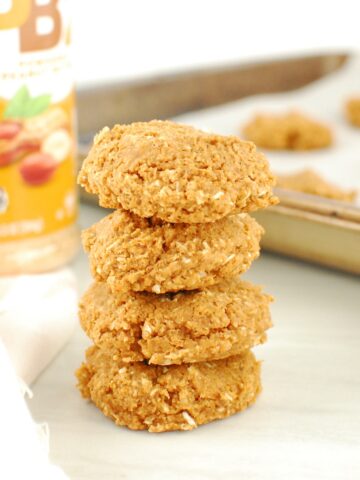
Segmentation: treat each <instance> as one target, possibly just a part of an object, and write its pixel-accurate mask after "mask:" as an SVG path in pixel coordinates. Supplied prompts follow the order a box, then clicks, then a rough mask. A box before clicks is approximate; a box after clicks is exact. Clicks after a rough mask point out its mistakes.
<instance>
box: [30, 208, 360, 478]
mask: <svg viewBox="0 0 360 480" xmlns="http://www.w3.org/2000/svg"><path fill="white" fill-rule="evenodd" d="M103 215H104V213H103V212H101V211H100V210H99V209H96V208H92V207H82V226H85V225H90V224H92V223H94V222H95V221H96V220H97V219H98V218H100V217H102V216H103ZM74 269H75V271H76V273H77V276H78V278H79V285H80V290H81V291H83V289H84V288H85V287H86V286H87V285H88V283H89V282H90V277H89V273H88V267H87V260H86V258H85V256H84V255H83V254H81V255H79V257H78V259H77V260H76V262H75V264H74ZM246 278H248V279H250V280H251V281H253V282H255V283H259V284H262V285H264V286H265V288H266V290H267V291H268V292H269V293H271V294H273V295H274V296H275V297H276V302H275V303H274V304H273V308H272V314H273V321H274V324H275V327H274V328H273V329H272V330H271V331H270V334H269V341H268V343H267V344H266V345H264V346H261V347H259V348H257V349H256V351H257V356H258V357H259V358H261V359H263V360H264V363H263V393H262V394H261V396H260V398H259V400H258V402H257V403H256V404H255V405H254V406H253V407H252V408H250V409H248V410H247V411H245V412H243V413H241V414H238V415H235V416H233V417H230V418H228V419H226V420H222V421H218V422H214V423H211V424H209V425H205V426H202V427H200V428H198V429H197V430H194V431H192V432H181V433H178V432H174V433H163V434H149V433H147V432H133V431H130V430H127V429H126V428H119V427H116V426H115V425H114V424H113V423H112V422H111V421H110V420H108V419H107V418H105V417H104V416H103V415H102V413H101V412H100V411H98V410H97V409H96V408H95V407H94V406H93V405H91V404H90V403H87V402H85V401H84V400H83V399H81V397H80V395H79V393H78V391H77V390H76V388H75V378H74V374H73V372H74V370H75V369H76V368H77V367H78V366H79V364H80V363H81V360H82V358H83V353H84V350H85V348H86V346H87V345H88V344H89V341H88V340H87V339H86V337H85V335H84V334H83V333H82V332H81V331H80V328H78V329H77V331H76V332H75V334H74V336H73V338H72V340H71V341H70V343H69V344H68V345H67V346H66V347H65V348H64V350H63V351H62V352H61V353H60V354H59V355H58V357H57V358H56V359H55V361H54V362H53V363H52V364H51V365H50V366H49V367H48V368H47V370H46V371H45V372H44V373H43V374H42V375H41V376H40V377H39V378H38V380H37V381H36V382H35V384H34V385H33V392H34V398H33V399H32V400H31V401H30V408H31V411H32V413H33V416H34V417H35V419H36V420H37V421H47V422H48V424H49V427H50V455H51V458H52V460H53V461H54V462H55V463H57V464H58V465H60V466H61V467H62V468H63V469H64V471H65V472H66V473H67V474H68V475H69V476H70V478H71V479H72V480H80V479H84V480H85V479H86V480H92V479H94V480H95V479H96V480H100V479H101V480H110V479H111V480H114V479H131V480H132V479H145V478H146V479H147V480H151V479H159V480H163V479H164V480H173V479H183V478H186V479H189V480H205V479H220V478H223V479H226V480H229V479H246V480H253V479H254V480H255V479H256V480H258V479H266V480H267V479H276V480H282V479H284V480H289V479H291V480H294V479H295V480H296V479H301V480H304V479H306V480H307V479H314V480H322V479H324V480H331V479H339V480H347V479H351V480H355V479H357V478H360V282H359V279H358V278H355V277H351V276H349V275H345V274H341V273H339V272H334V271H329V270H325V269H321V268H318V267H315V266H310V265H306V264H303V263H299V262H296V261H293V260H289V259H284V258H280V257H276V256H272V255H268V254H263V255H262V257H261V258H260V259H259V260H257V261H256V262H255V263H254V265H253V266H252V268H251V270H250V272H249V273H248V274H247V275H246Z"/></svg>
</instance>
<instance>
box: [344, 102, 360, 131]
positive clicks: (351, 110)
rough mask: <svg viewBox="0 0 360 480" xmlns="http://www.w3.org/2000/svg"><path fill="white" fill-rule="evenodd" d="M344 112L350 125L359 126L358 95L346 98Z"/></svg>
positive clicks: (359, 105) (359, 104)
mask: <svg viewBox="0 0 360 480" xmlns="http://www.w3.org/2000/svg"><path fill="white" fill-rule="evenodd" d="M345 114H346V118H347V119H348V121H349V122H350V123H351V124H352V125H354V126H355V127H360V97H359V98H351V99H350V100H348V102H347V103H346V105H345Z"/></svg>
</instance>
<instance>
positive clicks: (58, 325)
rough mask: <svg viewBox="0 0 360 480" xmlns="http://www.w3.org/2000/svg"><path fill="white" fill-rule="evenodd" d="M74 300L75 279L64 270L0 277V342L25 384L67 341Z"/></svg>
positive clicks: (72, 322)
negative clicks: (0, 341)
mask: <svg viewBox="0 0 360 480" xmlns="http://www.w3.org/2000/svg"><path fill="white" fill-rule="evenodd" d="M77 298H78V295H77V289H76V278H75V276H74V274H73V272H72V271H71V270H70V269H68V268H63V269H61V270H58V271H56V272H51V273H44V274H40V275H19V276H11V277H0V339H1V340H2V342H3V344H4V346H5V347H6V349H7V352H8V355H9V357H10V359H11V362H12V364H13V367H14V369H15V371H16V373H17V375H18V377H20V378H21V379H22V380H23V381H24V382H25V383H27V384H30V383H31V382H32V381H33V380H34V379H35V378H36V377H37V375H39V373H40V372H41V371H42V370H43V369H44V368H45V367H46V366H47V365H48V364H49V363H50V362H51V360H52V359H53V358H54V356H55V355H56V354H57V353H58V352H59V350H60V349H61V348H63V346H64V345H65V344H66V342H67V341H68V340H69V338H70V337H71V335H72V333H73V331H74V328H75V326H76V318H77ZM0 367H1V365H0ZM2 385H5V384H4V383H2Z"/></svg>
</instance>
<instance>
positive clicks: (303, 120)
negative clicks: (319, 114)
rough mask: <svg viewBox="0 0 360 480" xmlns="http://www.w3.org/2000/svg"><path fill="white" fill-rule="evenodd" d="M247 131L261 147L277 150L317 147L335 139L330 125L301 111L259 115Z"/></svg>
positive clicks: (326, 145) (247, 134)
mask: <svg viewBox="0 0 360 480" xmlns="http://www.w3.org/2000/svg"><path fill="white" fill-rule="evenodd" d="M244 134H245V137H246V138H247V139H248V140H251V141H252V142H254V143H255V144H256V145H257V146H258V147H262V148H268V149H274V150H314V149H318V148H325V147H328V146H330V145H331V144H332V141H333V140H332V133H331V130H330V128H328V127H327V126H326V125H323V124H321V123H319V122H316V121H314V120H312V119H311V118H308V117H306V116H304V115H303V114H301V113H297V112H290V113H285V114H283V115H257V116H256V117H255V118H254V119H253V120H251V121H250V122H249V123H248V124H247V125H246V126H245V128H244Z"/></svg>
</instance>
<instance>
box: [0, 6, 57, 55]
mask: <svg viewBox="0 0 360 480" xmlns="http://www.w3.org/2000/svg"><path fill="white" fill-rule="evenodd" d="M0 1H1V0H0ZM57 4H58V0H48V2H47V3H42V4H41V5H38V4H37V0H11V1H10V7H9V9H8V10H7V11H6V12H3V13H0V30H1V29H11V28H18V29H19V35H20V51H21V52H32V51H34V50H45V49H47V48H51V47H54V46H55V45H56V44H57V43H58V41H59V39H60V34H61V15H60V12H59V10H58V7H57ZM41 22H45V24H47V25H48V26H50V27H49V28H47V31H46V32H45V33H44V32H42V31H41V28H40V27H41Z"/></svg>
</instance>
